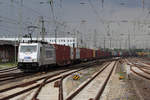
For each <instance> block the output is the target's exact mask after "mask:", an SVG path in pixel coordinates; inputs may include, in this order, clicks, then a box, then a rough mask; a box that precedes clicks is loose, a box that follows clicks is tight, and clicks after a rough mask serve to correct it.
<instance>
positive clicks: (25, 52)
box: [18, 42, 56, 71]
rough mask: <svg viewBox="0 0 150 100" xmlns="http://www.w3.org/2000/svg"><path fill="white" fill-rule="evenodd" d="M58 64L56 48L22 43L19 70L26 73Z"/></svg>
mask: <svg viewBox="0 0 150 100" xmlns="http://www.w3.org/2000/svg"><path fill="white" fill-rule="evenodd" d="M52 64H56V56H55V47H54V46H53V45H51V44H45V43H40V42H39V43H38V42H37V43H32V42H29V43H20V45H19V50H18V68H19V69H21V70H23V71H25V70H27V71H28V69H29V70H33V71H34V70H39V69H41V67H43V66H44V67H43V68H45V66H48V65H52Z"/></svg>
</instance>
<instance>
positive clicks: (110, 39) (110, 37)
mask: <svg viewBox="0 0 150 100" xmlns="http://www.w3.org/2000/svg"><path fill="white" fill-rule="evenodd" d="M111 39H112V38H111V37H110V49H111Z"/></svg>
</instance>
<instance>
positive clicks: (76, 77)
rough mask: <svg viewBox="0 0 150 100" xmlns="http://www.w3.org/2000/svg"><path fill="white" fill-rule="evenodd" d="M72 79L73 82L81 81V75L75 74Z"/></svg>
mask: <svg viewBox="0 0 150 100" xmlns="http://www.w3.org/2000/svg"><path fill="white" fill-rule="evenodd" d="M72 78H73V80H79V79H80V74H79V73H74V74H73V76H72Z"/></svg>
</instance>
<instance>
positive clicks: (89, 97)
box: [59, 62, 116, 100]
mask: <svg viewBox="0 0 150 100" xmlns="http://www.w3.org/2000/svg"><path fill="white" fill-rule="evenodd" d="M115 66H116V62H113V63H108V64H106V65H104V66H103V68H102V69H101V70H99V71H98V72H96V73H95V74H94V75H92V77H91V78H89V79H87V80H86V81H85V82H84V83H83V84H81V85H80V86H79V87H78V88H77V89H76V90H75V91H73V92H71V93H70V94H69V95H67V96H66V97H65V99H64V98H62V97H61V98H60V99H59V100H63V99H64V100H99V98H100V96H101V95H102V93H103V91H104V89H105V86H106V85H107V82H108V80H109V78H110V76H111V74H112V71H113V70H114V67H115ZM106 73H107V74H106ZM102 77H106V78H105V79H103V78H102ZM61 93H62V92H61ZM93 94H94V95H93ZM95 94H96V95H95Z"/></svg>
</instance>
